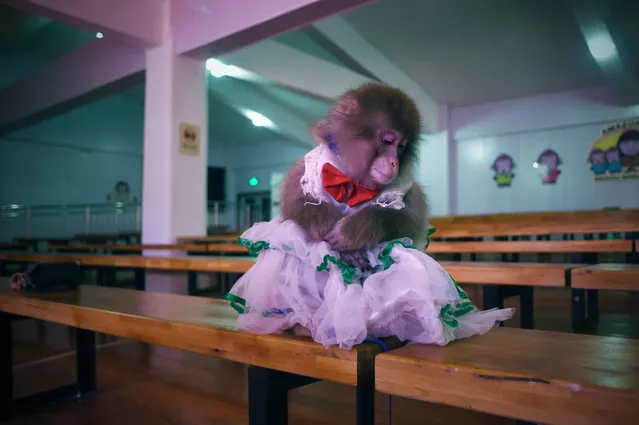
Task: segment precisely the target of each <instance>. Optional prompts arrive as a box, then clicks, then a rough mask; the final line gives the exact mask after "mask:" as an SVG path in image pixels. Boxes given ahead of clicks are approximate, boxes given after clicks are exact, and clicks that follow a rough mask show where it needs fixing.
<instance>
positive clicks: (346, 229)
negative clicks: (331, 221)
mask: <svg viewBox="0 0 639 425" xmlns="http://www.w3.org/2000/svg"><path fill="white" fill-rule="evenodd" d="M375 224H378V225H382V224H383V223H381V222H377V223H376V222H375V220H371V217H370V216H369V214H361V212H359V213H357V214H353V215H350V216H347V217H344V218H342V219H340V220H339V221H338V222H337V223H335V226H333V228H332V229H331V231H330V232H329V233H328V234H327V235H326V238H325V239H324V240H325V241H326V242H328V243H329V245H330V246H331V247H332V248H333V249H334V250H336V251H355V250H361V249H362V248H363V247H364V246H365V245H367V244H369V243H375V242H377V233H378V232H379V230H378V229H376V228H375Z"/></svg>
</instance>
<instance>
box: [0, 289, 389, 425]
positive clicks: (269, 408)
mask: <svg viewBox="0 0 639 425" xmlns="http://www.w3.org/2000/svg"><path fill="white" fill-rule="evenodd" d="M15 315H18V316H24V317H29V318H33V319H39V320H44V321H48V322H52V323H59V324H63V325H67V326H70V327H73V328H76V330H77V347H76V350H77V383H76V384H74V385H71V386H68V387H64V388H60V389H56V390H52V391H49V392H47V393H45V394H37V395H34V396H29V397H26V398H24V399H18V400H14V399H13V383H12V379H13V370H12V368H13V364H12V354H11V353H12V337H11V322H12V319H13V316H15ZM236 318H237V313H236V312H235V311H234V310H233V309H232V308H231V307H230V306H229V305H228V302H225V301H221V300H216V299H211V298H201V297H190V296H185V295H178V294H166V293H155V292H141V291H135V290H129V289H122V288H108V287H100V286H87V285H81V286H80V287H79V289H78V290H75V291H67V292H57V293H15V292H12V291H11V290H10V289H9V283H8V279H6V278H0V419H5V420H6V419H10V418H11V417H13V416H14V415H16V414H21V413H26V411H27V410H32V409H34V408H35V407H36V404H38V403H39V402H42V401H54V400H55V401H59V400H60V399H65V398H71V399H75V398H78V397H80V396H84V395H86V394H89V393H92V392H94V391H95V390H96V356H95V354H96V348H95V332H100V333H105V334H109V335H113V336H117V337H122V338H128V339H134V340H138V341H142V342H145V343H150V344H157V345H162V346H166V347H171V348H177V349H181V350H186V351H190V352H194V353H199V354H204V355H208V356H214V357H220V358H223V359H227V360H232V361H235V362H239V363H244V364H246V365H248V366H249V371H248V384H249V423H250V424H252V425H257V424H264V425H283V424H286V423H287V392H288V390H290V389H293V388H296V387H299V386H303V385H307V384H310V383H313V382H315V381H318V380H326V381H333V382H339V383H342V384H346V385H352V386H355V387H357V396H356V397H357V401H356V404H357V419H356V423H357V424H358V425H373V424H374V395H375V388H374V369H373V368H374V357H375V356H376V355H377V354H378V353H380V352H381V351H382V349H381V345H378V344H375V343H366V344H362V345H360V346H357V347H354V348H353V349H351V350H343V349H339V348H337V347H332V348H328V349H327V348H324V347H323V346H322V345H320V344H317V343H315V342H313V341H312V340H310V339H309V338H302V337H295V336H289V335H282V336H277V335H255V334H251V333H248V332H242V331H238V330H236V328H235V321H236ZM384 343H385V344H386V345H387V346H388V347H390V348H393V347H397V346H399V343H398V342H397V340H396V339H388V340H384Z"/></svg>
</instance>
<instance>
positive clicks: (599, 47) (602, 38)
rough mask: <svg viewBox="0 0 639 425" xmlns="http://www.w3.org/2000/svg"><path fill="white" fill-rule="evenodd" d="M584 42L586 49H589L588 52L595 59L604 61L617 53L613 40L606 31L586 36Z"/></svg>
mask: <svg viewBox="0 0 639 425" xmlns="http://www.w3.org/2000/svg"><path fill="white" fill-rule="evenodd" d="M586 43H587V44H588V49H590V54H591V55H592V57H594V58H595V59H596V60H597V61H606V60H609V59H612V58H613V57H615V56H616V55H617V48H616V47H615V42H614V41H613V40H612V37H610V34H609V33H608V32H607V31H606V32H599V33H597V34H595V35H593V36H591V37H588V38H587V40H586Z"/></svg>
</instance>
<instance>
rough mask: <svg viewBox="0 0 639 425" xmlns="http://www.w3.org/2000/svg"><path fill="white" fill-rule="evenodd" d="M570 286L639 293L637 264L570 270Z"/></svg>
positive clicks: (595, 266) (604, 265)
mask: <svg viewBox="0 0 639 425" xmlns="http://www.w3.org/2000/svg"><path fill="white" fill-rule="evenodd" d="M571 286H572V287H573V288H578V289H606V290H617V291H639V264H595V265H592V266H584V267H578V268H575V269H573V270H572V273H571Z"/></svg>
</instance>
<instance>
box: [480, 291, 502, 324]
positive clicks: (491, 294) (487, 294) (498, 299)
mask: <svg viewBox="0 0 639 425" xmlns="http://www.w3.org/2000/svg"><path fill="white" fill-rule="evenodd" d="M482 308H483V309H484V310H489V309H491V308H504V293H503V288H502V287H501V286H500V285H483V286H482ZM499 326H504V323H503V322H501V323H500V324H499Z"/></svg>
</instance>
